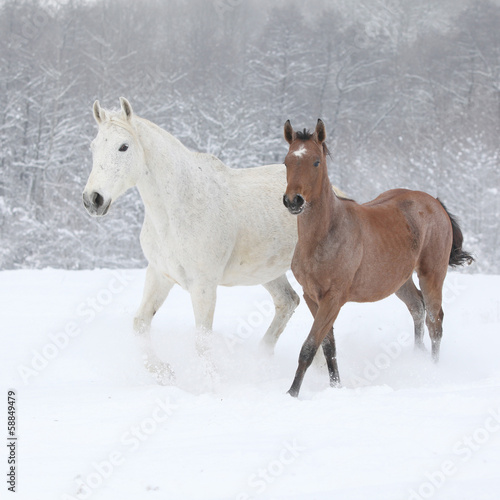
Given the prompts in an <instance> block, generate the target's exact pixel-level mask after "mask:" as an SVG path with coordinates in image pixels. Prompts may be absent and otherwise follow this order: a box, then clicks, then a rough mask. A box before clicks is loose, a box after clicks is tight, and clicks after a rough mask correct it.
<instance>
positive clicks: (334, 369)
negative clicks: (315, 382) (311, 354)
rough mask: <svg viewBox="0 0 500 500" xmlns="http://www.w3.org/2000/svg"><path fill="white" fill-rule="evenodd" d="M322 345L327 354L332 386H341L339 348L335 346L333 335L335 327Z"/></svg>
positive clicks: (324, 352)
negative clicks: (338, 362)
mask: <svg viewBox="0 0 500 500" xmlns="http://www.w3.org/2000/svg"><path fill="white" fill-rule="evenodd" d="M321 347H322V348H323V354H324V355H325V359H326V365H327V366H328V374H329V376H330V386H331V387H340V386H341V384H340V375H339V367H338V365H337V350H336V347H335V338H334V336H333V328H332V329H331V330H330V331H329V332H328V333H327V335H326V337H325V338H324V340H323V342H322V344H321Z"/></svg>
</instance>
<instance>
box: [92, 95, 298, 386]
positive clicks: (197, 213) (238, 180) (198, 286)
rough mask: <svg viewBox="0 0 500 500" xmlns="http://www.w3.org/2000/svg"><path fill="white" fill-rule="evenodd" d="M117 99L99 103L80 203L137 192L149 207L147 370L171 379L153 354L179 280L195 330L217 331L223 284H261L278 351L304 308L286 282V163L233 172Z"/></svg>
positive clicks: (292, 231)
mask: <svg viewBox="0 0 500 500" xmlns="http://www.w3.org/2000/svg"><path fill="white" fill-rule="evenodd" d="M120 102H121V111H119V112H113V113H111V112H109V111H104V110H103V109H102V108H101V107H100V106H99V103H98V102H97V101H96V103H95V104H94V117H95V119H96V121H97V123H98V125H99V131H98V134H97V137H96V138H95V139H94V141H93V142H92V152H93V168H92V172H91V174H90V177H89V179H88V182H87V186H86V187H85V191H84V193H83V199H84V204H85V207H86V208H87V210H88V212H89V213H90V214H91V215H94V216H100V215H105V214H106V213H107V211H108V209H109V207H110V205H111V204H112V203H113V202H114V201H115V200H116V199H117V198H118V197H119V196H120V195H122V194H123V193H124V192H125V191H126V190H127V189H129V188H131V187H133V186H137V188H138V190H139V193H140V195H141V197H142V200H143V202H144V207H145V218H144V225H143V227H142V232H141V246H142V249H143V251H144V255H145V256H146V259H147V260H148V268H147V272H146V282H145V286H144V293H143V299H142V303H141V305H140V307H139V310H138V312H137V314H136V317H135V319H134V327H135V330H136V331H137V332H139V333H140V334H142V338H143V339H144V340H145V349H146V352H147V355H148V359H147V362H146V365H147V367H148V368H149V369H150V370H151V371H152V372H155V373H156V375H157V377H158V379H159V380H160V381H165V380H164V379H165V378H166V377H168V375H169V374H170V371H169V368H168V366H167V365H165V364H163V363H162V362H161V361H160V360H159V359H158V358H156V356H155V355H154V353H153V351H152V348H151V344H150V338H149V327H150V325H151V320H152V318H153V315H154V314H155V312H156V311H157V310H158V308H159V307H160V306H161V305H162V304H163V302H164V300H165V299H166V297H167V295H168V293H169V291H170V289H171V288H172V286H173V285H174V284H179V285H180V286H181V287H182V288H184V289H185V290H187V291H188V292H189V293H190V295H191V300H192V304H193V309H194V315H195V322H196V326H197V327H199V328H201V329H205V330H211V328H212V322H213V315H214V308H215V301H216V289H217V286H218V285H225V286H234V285H257V284H263V285H264V286H265V287H266V289H267V290H268V291H269V292H270V294H271V296H272V298H273V301H274V304H275V307H276V314H275V317H274V320H273V322H272V324H271V325H270V327H269V329H268V330H267V332H266V335H265V336H264V339H263V340H264V341H265V344H266V345H267V346H269V347H270V348H271V350H272V348H273V347H274V345H275V344H276V341H277V340H278V337H279V335H280V334H281V332H282V331H283V329H284V328H285V325H286V323H287V322H288V320H289V318H290V316H291V315H292V313H293V311H294V310H295V308H296V307H297V305H298V302H299V299H298V296H297V294H296V293H295V292H294V291H293V289H292V288H291V286H290V284H289V283H288V280H287V278H286V276H285V272H286V271H287V270H288V269H289V268H290V263H291V259H292V255H293V251H294V248H295V244H296V242H297V220H296V218H295V217H293V216H292V215H291V214H290V213H289V212H288V210H286V209H285V207H284V206H283V203H282V196H283V193H284V191H285V188H286V169H285V166H284V165H267V166H263V167H256V168H249V169H231V168H228V167H226V166H225V165H224V164H223V163H222V162H221V161H220V160H219V159H217V158H216V157H214V156H212V155H208V154H202V153H193V152H191V151H189V150H188V149H187V148H186V147H185V146H184V145H183V144H181V142H180V141H178V140H177V139H176V138H175V137H173V136H172V135H170V134H169V133H167V132H166V131H164V130H163V129H161V128H160V127H158V126H156V125H154V124H153V123H151V122H149V121H147V120H145V119H142V118H139V117H138V116H136V115H134V113H133V112H132V108H131V106H130V103H129V102H128V101H127V100H126V99H124V98H121V99H120ZM162 379H163V380H162Z"/></svg>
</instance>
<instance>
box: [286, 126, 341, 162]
mask: <svg viewBox="0 0 500 500" xmlns="http://www.w3.org/2000/svg"><path fill="white" fill-rule="evenodd" d="M313 136H314V132H310V131H309V130H307V129H306V128H305V129H304V130H302V131H301V130H299V131H297V132H295V137H296V138H297V139H299V140H301V141H309V140H310V139H312V138H313ZM323 153H324V155H325V156H330V158H331V156H332V155H331V154H330V150H329V149H328V146H327V145H326V142H323Z"/></svg>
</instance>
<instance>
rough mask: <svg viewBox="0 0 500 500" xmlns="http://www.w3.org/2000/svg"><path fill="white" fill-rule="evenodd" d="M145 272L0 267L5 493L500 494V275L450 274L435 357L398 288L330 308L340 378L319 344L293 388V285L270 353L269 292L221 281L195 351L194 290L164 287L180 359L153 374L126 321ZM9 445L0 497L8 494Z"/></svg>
mask: <svg viewBox="0 0 500 500" xmlns="http://www.w3.org/2000/svg"><path fill="white" fill-rule="evenodd" d="M144 274H145V272H144V271H143V270H140V271H139V270H133V271H110V270H100V271H78V272H68V271H59V270H44V271H12V272H11V271H5V272H1V273H0V298H1V303H2V307H1V310H0V314H1V318H0V319H1V324H2V330H1V334H0V335H1V336H2V345H3V346H4V347H3V349H2V350H1V354H0V357H1V359H0V365H1V367H2V368H1V370H2V376H1V380H2V389H3V396H2V399H3V401H4V403H3V404H2V410H1V412H0V413H1V417H0V423H1V426H2V429H3V431H2V432H3V433H4V436H5V433H6V428H7V392H8V390H9V389H13V390H14V392H15V394H16V395H15V398H16V416H17V427H16V433H17V436H18V440H17V444H16V448H15V458H16V460H17V463H16V466H17V482H16V491H17V495H13V496H12V498H17V499H23V500H24V499H26V500H59V499H61V500H62V499H65V500H68V499H88V498H90V499H96V500H97V499H109V500H115V499H116V500H132V499H133V500H143V499H144V500H149V499H151V500H155V499H161V500H170V499H173V500H178V499H180V500H184V499H186V500H187V499H192V500H205V499H207V500H208V499H214V500H215V499H217V500H222V499H234V500H244V499H253V498H255V499H260V498H262V499H300V500H313V499H321V500H323V499H325V500H326V499H328V500H329V499H339V500H354V499H355V500H374V499H381V500H391V499H400V500H418V499H429V498H432V499H447V500H461V499H463V500H472V499H474V500H480V499H491V500H493V499H498V498H500V361H499V357H500V356H499V354H500V276H480V275H462V274H458V273H450V274H449V275H448V278H447V282H446V287H445V303H444V310H445V323H444V337H443V342H442V347H441V361H440V363H439V365H437V366H434V365H433V364H432V363H431V360H430V355H429V354H428V353H427V354H426V355H423V354H419V353H415V352H414V351H413V345H412V344H413V339H412V322H411V318H410V315H409V314H408V312H407V310H406V308H405V306H404V305H403V304H402V303H401V302H399V301H398V299H396V298H395V297H390V298H389V299H386V300H385V301H382V302H379V303H376V304H348V305H347V306H345V307H344V309H343V310H342V311H341V313H340V316H339V319H338V321H337V324H336V339H337V348H338V359H339V369H340V375H341V378H342V382H343V388H342V389H331V388H330V387H328V375H327V371H326V367H325V366H324V365H323V364H322V363H320V362H317V361H315V364H314V365H313V366H312V367H311V369H310V370H309V371H308V372H307V374H306V378H305V380H304V384H303V386H302V391H301V394H300V397H299V399H298V400H296V399H292V398H291V397H289V396H288V395H286V394H285V393H286V391H287V390H288V388H289V386H290V384H291V382H292V379H293V375H294V372H295V369H296V361H297V356H298V352H299V349H300V346H301V344H302V342H303V340H304V338H305V336H306V334H307V333H308V331H309V328H310V326H311V322H312V320H311V317H310V314H309V312H308V310H307V308H306V306H305V304H304V302H303V301H302V302H301V304H300V306H299V308H298V310H297V312H296V313H295V314H294V316H293V317H292V319H291V321H290V323H289V325H288V327H287V329H286V330H285V332H284V333H283V335H282V337H281V339H280V341H279V342H278V344H277V348H276V353H275V355H274V357H272V358H266V357H265V356H263V355H261V354H260V352H259V349H258V342H259V340H260V339H261V337H262V336H263V335H264V332H265V330H266V327H267V325H268V324H269V323H270V320H271V310H270V299H269V296H268V295H267V292H266V291H265V290H264V289H263V288H262V287H252V288H233V289H229V288H219V295H218V303H217V309H216V314H215V325H214V333H213V336H212V338H211V340H210V346H211V348H210V350H209V351H208V352H207V354H206V357H205V358H204V359H200V358H199V356H198V354H197V352H196V349H195V333H196V332H195V329H194V327H193V324H194V319H193V314H192V310H191V304H190V300H189V296H188V295H187V294H186V293H185V292H184V291H182V290H181V289H180V288H178V287H177V288H174V289H173V291H172V292H171V294H170V296H169V298H168V299H167V302H166V303H165V305H164V306H163V308H162V309H161V310H160V311H159V312H158V314H157V316H156V317H155V319H154V321H153V329H152V335H153V337H154V342H155V345H156V347H157V351H158V353H159V354H160V355H161V357H162V358H163V359H164V360H165V361H168V362H169V363H170V364H171V366H172V367H173V369H174V370H175V373H176V382H175V384H174V385H172V386H170V387H161V386H158V385H156V384H155V383H154V382H153V381H152V379H151V378H150V376H149V375H148V373H146V372H145V370H144V369H143V367H142V364H141V358H140V355H139V351H138V347H137V345H136V339H135V337H134V334H133V332H132V319H133V316H134V313H135V310H136V308H137V307H138V305H139V301H140V298H141V293H142V285H143V280H144ZM293 284H294V287H295V288H296V290H297V291H300V287H299V286H298V285H297V283H296V282H294V281H293ZM426 344H427V346H428V345H429V339H428V338H426ZM4 443H5V441H4ZM7 443H9V441H7ZM3 448H4V452H3V453H2V457H3V458H2V464H3V467H2V470H3V471H4V472H3V474H4V476H3V477H4V480H3V481H2V482H3V485H2V487H1V488H2V490H1V494H0V497H1V498H10V497H9V496H8V494H6V493H8V490H7V488H8V486H9V484H8V483H7V482H6V480H5V471H6V470H7V468H8V465H7V460H8V453H10V449H9V448H8V447H5V444H4V446H3ZM9 456H10V455H9ZM7 479H8V478H7Z"/></svg>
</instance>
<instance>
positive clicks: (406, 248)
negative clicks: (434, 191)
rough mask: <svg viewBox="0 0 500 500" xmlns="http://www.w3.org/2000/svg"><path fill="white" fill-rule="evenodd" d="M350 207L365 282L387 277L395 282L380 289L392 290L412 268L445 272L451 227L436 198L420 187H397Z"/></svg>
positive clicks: (394, 289)
mask: <svg viewBox="0 0 500 500" xmlns="http://www.w3.org/2000/svg"><path fill="white" fill-rule="evenodd" d="M353 209H354V210H355V211H356V216H357V217H356V218H357V220H358V221H359V224H360V226H359V231H360V235H361V241H362V247H363V262H361V265H360V271H361V272H359V273H358V276H359V277H360V278H363V279H362V281H363V282H364V283H366V282H370V283H375V282H377V281H378V282H379V283H380V281H385V280H389V277H391V278H393V280H394V283H386V284H385V285H384V288H385V289H386V290H388V291H389V290H390V291H391V293H393V292H394V291H396V290H397V289H398V288H399V286H401V285H402V284H403V283H404V282H405V281H406V279H408V278H409V277H410V276H411V273H412V272H413V271H414V270H417V272H430V271H435V270H436V269H439V270H440V272H444V273H445V272H446V269H447V267H448V259H449V255H450V250H451V244H452V228H451V223H450V219H449V217H448V215H447V213H446V211H445V210H444V209H443V207H442V205H441V203H440V202H439V201H438V200H437V199H436V198H434V197H432V196H430V195H429V194H427V193H424V192H421V191H410V190H407V189H395V190H391V191H386V192H384V193H382V194H381V195H380V196H378V197H377V198H375V199H374V200H372V201H370V202H368V203H365V204H363V205H355V206H353ZM374 274H376V275H377V276H376V277H375V276H373V275H374Z"/></svg>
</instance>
